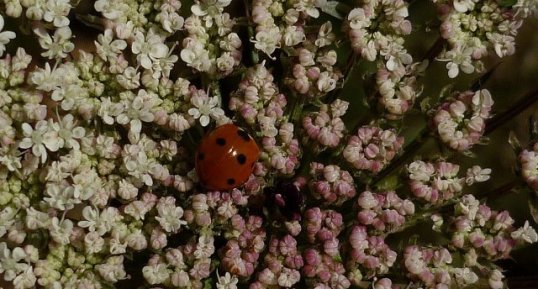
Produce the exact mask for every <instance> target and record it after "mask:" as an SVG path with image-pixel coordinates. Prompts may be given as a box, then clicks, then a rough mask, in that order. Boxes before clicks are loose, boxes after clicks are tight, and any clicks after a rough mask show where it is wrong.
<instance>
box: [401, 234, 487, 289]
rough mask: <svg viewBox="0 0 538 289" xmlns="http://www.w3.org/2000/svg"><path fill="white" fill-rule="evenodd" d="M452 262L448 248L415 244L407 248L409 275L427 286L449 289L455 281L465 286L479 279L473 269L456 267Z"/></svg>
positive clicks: (405, 258)
mask: <svg viewBox="0 0 538 289" xmlns="http://www.w3.org/2000/svg"><path fill="white" fill-rule="evenodd" d="M451 264H452V255H451V254H450V252H449V251H448V250H447V249H446V248H423V247H418V246H415V245H413V246H409V247H407V248H405V252H404V266H405V269H406V270H407V276H408V277H409V278H411V279H412V280H417V281H419V282H421V283H422V284H424V285H425V286H426V288H432V289H434V288H435V289H448V288H452V287H451V286H452V285H455V284H453V283H457V284H458V285H460V286H463V287H464V286H466V285H470V284H473V283H475V282H476V281H478V276H477V275H476V274H475V273H474V272H473V271H472V270H471V269H469V268H454V267H452V266H451ZM454 281H456V282H454ZM458 288H459V287H458Z"/></svg>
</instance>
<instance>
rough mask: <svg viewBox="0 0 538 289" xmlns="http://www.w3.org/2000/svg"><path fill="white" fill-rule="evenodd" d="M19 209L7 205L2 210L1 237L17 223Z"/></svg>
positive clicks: (0, 219)
mask: <svg viewBox="0 0 538 289" xmlns="http://www.w3.org/2000/svg"><path fill="white" fill-rule="evenodd" d="M16 216H17V211H15V210H14V209H13V208H12V207H5V208H4V209H2V211H0V237H3V236H4V235H5V234H6V233H7V231H8V230H9V229H10V228H11V226H12V225H13V224H14V223H15V217H16Z"/></svg>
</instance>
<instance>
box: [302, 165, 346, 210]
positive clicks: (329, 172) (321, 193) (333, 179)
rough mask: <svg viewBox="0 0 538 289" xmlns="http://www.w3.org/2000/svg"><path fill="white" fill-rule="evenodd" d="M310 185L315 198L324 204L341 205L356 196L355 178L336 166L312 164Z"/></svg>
mask: <svg viewBox="0 0 538 289" xmlns="http://www.w3.org/2000/svg"><path fill="white" fill-rule="evenodd" d="M310 176H311V177H312V178H311V179H310V180H309V181H308V185H309V187H310V190H311V192H312V194H313V196H314V197H315V198H316V199H318V200H322V201H323V203H324V204H335V205H341V204H342V203H343V202H345V201H347V200H349V199H351V198H353V197H354V196H355V194H356V191H355V183H354V182H353V177H351V175H350V174H349V172H348V171H345V170H342V169H340V167H339V166H336V165H328V166H325V165H323V164H321V163H316V162H313V163H311V164H310Z"/></svg>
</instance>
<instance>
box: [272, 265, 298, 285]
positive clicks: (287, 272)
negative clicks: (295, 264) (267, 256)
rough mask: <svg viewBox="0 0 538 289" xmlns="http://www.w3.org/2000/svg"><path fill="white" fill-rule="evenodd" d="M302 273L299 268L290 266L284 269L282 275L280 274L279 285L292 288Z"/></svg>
mask: <svg viewBox="0 0 538 289" xmlns="http://www.w3.org/2000/svg"><path fill="white" fill-rule="evenodd" d="M300 279H301V274H300V273H299V271H297V270H292V269H288V268H284V269H282V272H281V273H280V276H278V285H280V286H282V287H284V288H291V287H292V286H293V285H294V284H295V283H297V282H299V280H300Z"/></svg>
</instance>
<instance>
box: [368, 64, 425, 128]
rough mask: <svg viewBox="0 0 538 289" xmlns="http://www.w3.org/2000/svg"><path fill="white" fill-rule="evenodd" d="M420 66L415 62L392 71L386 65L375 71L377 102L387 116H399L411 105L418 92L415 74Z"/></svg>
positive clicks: (390, 117) (394, 117)
mask: <svg viewBox="0 0 538 289" xmlns="http://www.w3.org/2000/svg"><path fill="white" fill-rule="evenodd" d="M421 68H422V66H420V65H419V63H415V64H412V65H405V66H402V67H401V68H399V69H394V70H392V71H391V70H389V69H387V68H386V67H382V68H380V69H379V70H378V71H377V76H376V83H377V87H378V90H379V96H380V97H379V103H380V104H381V106H382V107H383V108H384V109H385V111H386V112H387V118H389V119H396V118H399V117H401V116H403V114H405V113H406V112H407V111H408V110H409V109H410V108H411V107H413V104H414V102H415V99H416V98H417V97H418V96H419V94H420V89H419V87H418V84H417V78H416V75H417V74H418V72H419V70H420V69H421Z"/></svg>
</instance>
